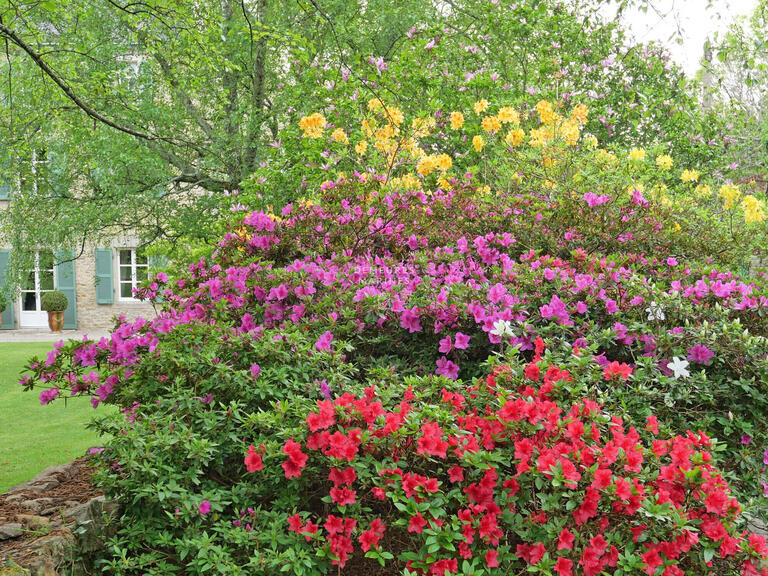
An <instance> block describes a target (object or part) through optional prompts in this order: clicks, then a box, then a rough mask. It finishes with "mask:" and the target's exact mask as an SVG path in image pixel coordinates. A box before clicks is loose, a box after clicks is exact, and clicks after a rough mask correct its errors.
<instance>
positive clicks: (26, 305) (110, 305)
mask: <svg viewBox="0 0 768 576" xmlns="http://www.w3.org/2000/svg"><path fill="white" fill-rule="evenodd" d="M12 201H13V200H12V198H11V189H10V187H9V186H8V185H3V184H2V182H1V181H0V210H3V209H5V208H6V207H7V205H8V203H9V202H12ZM10 261H11V248H10V247H8V246H3V245H2V244H0V287H2V286H3V285H4V284H5V282H6V280H7V279H8V278H9V271H10V269H9V265H10ZM33 261H34V265H33V266H31V269H29V270H25V271H24V272H23V274H22V280H21V283H20V286H19V287H18V289H17V290H16V291H15V293H14V294H13V295H12V296H11V299H10V302H6V304H5V310H4V311H3V312H2V325H0V329H2V330H23V329H47V327H48V315H47V313H46V312H45V311H43V310H42V309H41V306H40V304H41V298H42V295H43V294H44V293H45V292H50V291H52V290H59V291H61V292H63V293H64V294H66V296H67V300H68V302H69V304H68V307H67V309H66V310H65V312H64V329H65V330H82V331H85V332H88V331H91V332H103V331H106V330H108V329H110V328H111V327H112V325H113V318H114V317H115V316H119V315H122V316H125V317H126V318H128V319H135V318H137V317H139V316H142V317H144V318H151V317H153V316H154V315H155V310H154V308H153V306H152V305H151V304H149V303H147V302H142V301H139V300H137V299H136V298H134V297H133V290H134V289H135V288H136V287H138V286H139V285H140V284H141V283H142V282H143V281H144V280H145V279H146V278H147V275H148V274H149V270H150V268H151V267H152V266H153V265H154V262H150V259H149V258H147V256H146V255H144V253H143V251H142V249H141V248H140V247H139V242H138V239H136V238H131V237H127V236H124V237H115V238H113V239H112V240H111V241H110V242H109V243H106V244H105V245H98V246H87V247H86V249H85V250H83V251H82V253H81V254H77V257H75V253H74V252H73V251H72V250H67V249H63V250H62V249H56V250H54V249H47V248H44V247H39V248H37V249H36V250H34V254H33Z"/></svg>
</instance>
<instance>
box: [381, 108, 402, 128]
mask: <svg viewBox="0 0 768 576" xmlns="http://www.w3.org/2000/svg"><path fill="white" fill-rule="evenodd" d="M386 112H387V119H388V120H389V121H390V122H392V123H393V124H394V125H395V126H400V124H402V123H403V120H405V116H404V115H403V111H402V110H400V108H397V107H395V106H387V108H386Z"/></svg>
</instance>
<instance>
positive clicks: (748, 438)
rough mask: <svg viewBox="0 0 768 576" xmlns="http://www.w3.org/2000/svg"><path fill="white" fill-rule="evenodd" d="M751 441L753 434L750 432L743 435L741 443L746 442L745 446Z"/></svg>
mask: <svg viewBox="0 0 768 576" xmlns="http://www.w3.org/2000/svg"><path fill="white" fill-rule="evenodd" d="M750 442H752V436H750V435H749V434H742V435H741V443H742V444H744V446H746V445H747V444H749V443H750Z"/></svg>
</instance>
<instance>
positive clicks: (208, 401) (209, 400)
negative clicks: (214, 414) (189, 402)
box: [198, 392, 213, 404]
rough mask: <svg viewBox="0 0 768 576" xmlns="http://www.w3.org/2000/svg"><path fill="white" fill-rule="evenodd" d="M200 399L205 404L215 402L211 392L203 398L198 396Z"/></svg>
mask: <svg viewBox="0 0 768 576" xmlns="http://www.w3.org/2000/svg"><path fill="white" fill-rule="evenodd" d="M198 400H200V402H202V403H203V404H210V403H211V402H213V394H211V393H210V392H209V393H208V394H206V395H205V396H203V397H202V398H198Z"/></svg>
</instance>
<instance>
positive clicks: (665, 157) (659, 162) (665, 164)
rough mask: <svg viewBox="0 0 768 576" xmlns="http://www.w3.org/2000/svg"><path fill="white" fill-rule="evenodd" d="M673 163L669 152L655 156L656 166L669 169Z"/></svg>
mask: <svg viewBox="0 0 768 576" xmlns="http://www.w3.org/2000/svg"><path fill="white" fill-rule="evenodd" d="M673 163H674V160H672V156H670V155H669V154H662V155H661V156H656V166H658V167H659V168H661V169H662V170H669V169H670V168H672V164H673Z"/></svg>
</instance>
